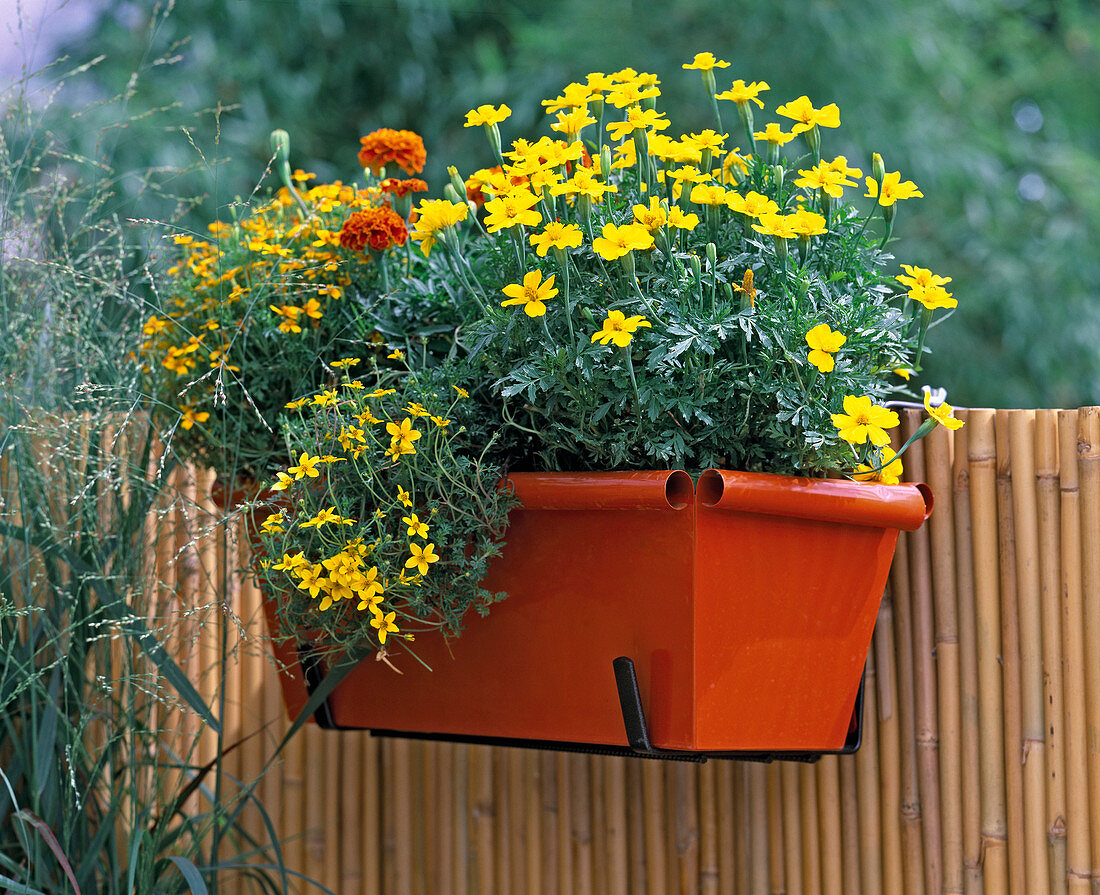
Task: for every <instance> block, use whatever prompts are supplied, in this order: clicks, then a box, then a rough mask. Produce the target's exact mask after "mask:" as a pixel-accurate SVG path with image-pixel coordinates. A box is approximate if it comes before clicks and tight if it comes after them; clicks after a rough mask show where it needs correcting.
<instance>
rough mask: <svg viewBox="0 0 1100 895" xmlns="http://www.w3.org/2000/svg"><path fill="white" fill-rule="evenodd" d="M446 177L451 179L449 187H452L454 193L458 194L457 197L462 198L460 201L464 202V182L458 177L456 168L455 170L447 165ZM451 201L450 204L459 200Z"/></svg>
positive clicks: (452, 166)
mask: <svg viewBox="0 0 1100 895" xmlns="http://www.w3.org/2000/svg"><path fill="white" fill-rule="evenodd" d="M447 175H448V177H450V179H451V186H452V187H454V190H455V192H456V193H458V195H460V196H462V201H465V199H466V181H464V180H463V179H462V178H461V177H460V176H459V173H458V168H456V167H455V166H454V165H449V166H448V167H447ZM451 201H452V202H458V201H460V200H458V199H452V200H451Z"/></svg>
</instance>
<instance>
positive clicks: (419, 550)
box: [405, 544, 439, 575]
mask: <svg viewBox="0 0 1100 895" xmlns="http://www.w3.org/2000/svg"><path fill="white" fill-rule="evenodd" d="M409 553H411V554H412V556H410V557H409V558H408V559H406V560H405V568H406V569H413V568H415V569H416V571H418V572H419V573H420V574H421V575H427V574H428V566H429V565H431V564H432V563H433V562H439V555H438V554H437V553H436V552H435V544H428V545H426V546H425V547H421V546H420V545H419V544H409Z"/></svg>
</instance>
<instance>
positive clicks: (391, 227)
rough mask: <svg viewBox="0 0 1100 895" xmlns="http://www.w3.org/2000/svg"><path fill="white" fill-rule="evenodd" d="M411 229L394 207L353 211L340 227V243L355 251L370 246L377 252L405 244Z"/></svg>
mask: <svg viewBox="0 0 1100 895" xmlns="http://www.w3.org/2000/svg"><path fill="white" fill-rule="evenodd" d="M408 237H409V231H408V229H407V228H406V227H405V222H404V221H403V220H402V219H401V216H400V215H399V214H398V213H397V212H395V211H394V210H393V209H392V208H390V207H388V206H385V205H383V206H382V207H381V208H369V209H367V210H366V211H353V212H352V213H351V214H350V215H348V219H347V220H346V221H344V226H343V227H341V228H340V245H342V246H343V247H344V248H345V249H351V250H352V251H354V252H361V251H363V250H364V249H365V248H367V247H368V246H369V247H370V248H372V249H374V251H376V252H384V251H385V250H386V249H388V248H389V247H390V246H393V245H399V246H403V245H404V244H405V240H406V239H408Z"/></svg>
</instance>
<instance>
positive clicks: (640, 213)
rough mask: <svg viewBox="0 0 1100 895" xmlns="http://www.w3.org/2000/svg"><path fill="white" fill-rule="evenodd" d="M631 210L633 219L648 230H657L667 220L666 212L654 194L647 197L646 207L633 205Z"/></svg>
mask: <svg viewBox="0 0 1100 895" xmlns="http://www.w3.org/2000/svg"><path fill="white" fill-rule="evenodd" d="M632 210H633V212H634V220H635V221H636V222H637V223H639V224H641V225H642V226H643V227H645V228H646V229H647V230H649V231H650V232H652V231H654V230H659V229H660V228H661V227H663V226H664V225H665V224H666V223H667V222H668V214H667V213H666V212H665V210H664V208H662V207H661V201H660V200H659V199H658V198H657V197H656V196H650V197H649V205H648V207H647V206H645V205H635V206H634V207H633V209H632Z"/></svg>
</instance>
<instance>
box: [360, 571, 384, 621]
mask: <svg viewBox="0 0 1100 895" xmlns="http://www.w3.org/2000/svg"><path fill="white" fill-rule="evenodd" d="M356 584H357V585H358V587H357V588H356V590H358V592H359V605H358V606H356V607H355V608H356V609H358V610H359V611H360V612H361V611H363V610H364V609H366V608H368V607H370V608H371V609H373V608H374V607H375V606H377V605H378V604H379V603H381V602H382V593H383V588H382V582H381V581H379V580H378V567H377V566H371V568H370V570H369V571H368V572H367V573H366V574H365V575H361V576H360V577H359V580H358V581H357V582H356Z"/></svg>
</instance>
